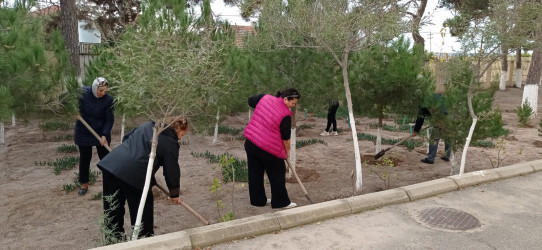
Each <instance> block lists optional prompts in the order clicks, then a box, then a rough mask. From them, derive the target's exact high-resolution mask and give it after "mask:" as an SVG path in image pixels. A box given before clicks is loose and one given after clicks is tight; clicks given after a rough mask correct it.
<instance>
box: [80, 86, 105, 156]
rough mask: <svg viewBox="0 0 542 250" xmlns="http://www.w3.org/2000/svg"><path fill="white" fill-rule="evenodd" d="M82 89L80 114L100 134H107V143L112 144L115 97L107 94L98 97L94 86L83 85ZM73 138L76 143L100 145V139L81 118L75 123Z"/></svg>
mask: <svg viewBox="0 0 542 250" xmlns="http://www.w3.org/2000/svg"><path fill="white" fill-rule="evenodd" d="M81 90H82V93H81V97H80V98H79V114H80V115H81V117H83V119H84V120H85V121H86V122H87V123H88V124H89V125H90V127H91V128H92V129H93V130H94V131H96V133H97V134H98V135H100V136H105V137H106V138H107V143H108V144H111V129H112V128H113V122H114V121H115V118H114V116H113V110H114V106H113V97H111V96H110V95H109V94H106V95H105V96H103V97H102V98H96V97H95V96H94V94H92V88H91V87H89V86H86V87H82V88H81ZM73 138H74V141H75V144H76V145H80V146H99V145H100V141H98V139H96V137H94V135H92V133H91V132H90V131H89V130H88V129H87V128H86V127H85V126H84V125H83V123H81V122H80V121H79V120H77V122H76V123H75V131H74V134H73Z"/></svg>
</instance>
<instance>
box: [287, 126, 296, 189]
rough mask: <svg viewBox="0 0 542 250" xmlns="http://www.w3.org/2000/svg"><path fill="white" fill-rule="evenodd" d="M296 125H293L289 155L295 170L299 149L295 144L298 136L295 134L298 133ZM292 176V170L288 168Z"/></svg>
mask: <svg viewBox="0 0 542 250" xmlns="http://www.w3.org/2000/svg"><path fill="white" fill-rule="evenodd" d="M296 130H297V129H296V127H295V126H292V129H291V132H290V134H291V136H290V156H289V159H288V160H289V161H290V166H291V167H292V168H293V169H294V170H295V169H296V168H295V162H296V161H297V150H296V147H295V144H296V142H297V136H296V135H295V134H296V132H297V131H296ZM286 168H288V166H286ZM291 177H292V171H291V170H290V169H289V168H288V178H291Z"/></svg>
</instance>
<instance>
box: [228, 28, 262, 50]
mask: <svg viewBox="0 0 542 250" xmlns="http://www.w3.org/2000/svg"><path fill="white" fill-rule="evenodd" d="M231 28H232V29H233V30H234V31H235V46H237V47H239V48H242V47H244V46H245V45H244V42H243V38H244V37H246V36H247V35H250V34H253V33H255V32H256V31H255V30H254V28H253V27H252V26H240V25H232V26H231Z"/></svg>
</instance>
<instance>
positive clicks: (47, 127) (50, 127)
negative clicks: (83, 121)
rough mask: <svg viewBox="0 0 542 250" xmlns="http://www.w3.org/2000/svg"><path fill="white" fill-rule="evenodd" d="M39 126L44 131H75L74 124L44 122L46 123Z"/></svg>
mask: <svg viewBox="0 0 542 250" xmlns="http://www.w3.org/2000/svg"><path fill="white" fill-rule="evenodd" d="M39 126H40V128H41V129H42V130H44V131H54V130H70V129H73V126H74V123H69V122H59V121H47V122H44V123H40V125H39Z"/></svg>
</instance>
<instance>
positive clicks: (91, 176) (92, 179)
mask: <svg viewBox="0 0 542 250" xmlns="http://www.w3.org/2000/svg"><path fill="white" fill-rule="evenodd" d="M74 174H75V177H74V178H73V179H72V183H69V184H64V185H62V191H65V192H66V193H69V192H71V191H74V190H77V189H79V188H80V187H81V184H80V183H79V173H74ZM100 175H101V172H100V171H92V170H90V171H89V172H88V184H89V185H92V184H94V183H96V181H97V180H98V177H99V176H100ZM100 195H101V192H100Z"/></svg>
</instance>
